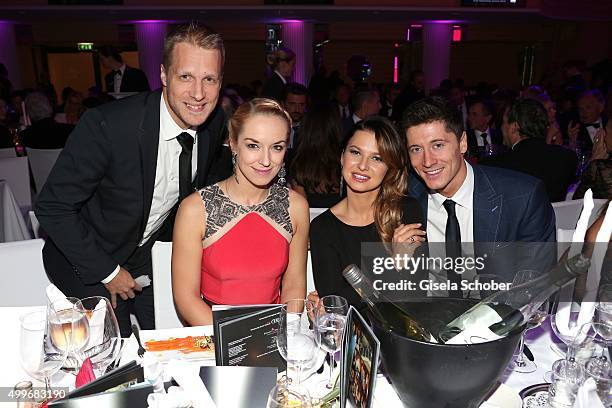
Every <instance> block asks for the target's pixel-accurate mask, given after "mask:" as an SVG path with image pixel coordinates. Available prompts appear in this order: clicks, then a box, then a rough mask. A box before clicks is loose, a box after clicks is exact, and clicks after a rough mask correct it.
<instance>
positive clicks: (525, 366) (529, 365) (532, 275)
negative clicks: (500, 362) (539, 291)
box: [512, 269, 549, 373]
mask: <svg viewBox="0 0 612 408" xmlns="http://www.w3.org/2000/svg"><path fill="white" fill-rule="evenodd" d="M540 276H542V273H541V272H540V271H536V270H532V269H523V270H520V271H518V272H517V274H516V276H515V277H514V280H513V282H512V285H513V286H518V285H521V284H524V283H528V282H531V281H533V280H535V279H537V278H539V277H540ZM526 288H528V287H526ZM527 290H528V289H527ZM525 294H526V295H528V293H525ZM548 308H549V302H548V300H547V301H545V302H544V303H542V304H541V305H540V306H539V307H538V308H537V309H535V310H534V311H533V314H532V315H531V317H530V318H529V320H528V321H527V325H526V328H525V331H524V332H523V334H522V335H521V341H520V343H519V350H518V356H517V357H516V359H515V360H514V366H513V367H512V370H513V371H515V372H517V373H532V372H534V371H535V370H536V368H537V365H536V363H535V362H533V361H531V360H526V359H525V354H524V349H525V333H527V331H529V330H532V329H535V328H536V327H538V326H540V325H541V324H542V323H543V322H544V320H546V317H547V316H548Z"/></svg>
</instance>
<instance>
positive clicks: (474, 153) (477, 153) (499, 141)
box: [465, 128, 504, 157]
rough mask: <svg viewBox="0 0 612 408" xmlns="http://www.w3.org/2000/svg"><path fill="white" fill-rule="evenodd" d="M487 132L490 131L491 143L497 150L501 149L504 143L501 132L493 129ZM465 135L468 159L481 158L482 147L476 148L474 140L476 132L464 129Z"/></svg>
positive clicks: (476, 143)
mask: <svg viewBox="0 0 612 408" xmlns="http://www.w3.org/2000/svg"><path fill="white" fill-rule="evenodd" d="M489 130H490V131H491V135H490V136H491V142H492V143H493V144H494V145H496V146H497V147H498V150H499V148H500V147H502V146H503V143H504V140H503V136H502V134H501V132H499V131H498V130H496V129H494V128H489ZM465 134H466V136H467V142H468V151H469V155H470V157H482V156H483V153H484V147H481V146H478V141H477V140H476V132H475V131H474V129H470V128H468V129H466V130H465Z"/></svg>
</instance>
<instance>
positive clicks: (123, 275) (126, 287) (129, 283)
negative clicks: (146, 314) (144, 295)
mask: <svg viewBox="0 0 612 408" xmlns="http://www.w3.org/2000/svg"><path fill="white" fill-rule="evenodd" d="M104 286H106V289H107V290H108V292H109V293H110V298H111V304H112V305H113V308H116V307H117V295H119V296H120V297H121V299H123V300H128V299H133V298H134V297H135V296H136V294H135V293H134V291H135V290H137V291H139V292H140V291H141V290H142V288H141V287H140V285H139V284H138V283H136V281H135V280H134V278H132V275H130V273H129V272H128V271H127V270H125V269H124V268H123V267H120V268H119V273H118V274H117V276H115V277H114V278H113V279H112V280H111V281H110V282H108V283H105V284H104Z"/></svg>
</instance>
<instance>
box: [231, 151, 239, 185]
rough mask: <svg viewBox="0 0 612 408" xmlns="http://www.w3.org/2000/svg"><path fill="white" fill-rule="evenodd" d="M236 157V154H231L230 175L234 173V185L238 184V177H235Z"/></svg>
mask: <svg viewBox="0 0 612 408" xmlns="http://www.w3.org/2000/svg"><path fill="white" fill-rule="evenodd" d="M236 157H238V153H236V152H232V173H234V179H235V180H236V184H240V183H239V182H238V176H236Z"/></svg>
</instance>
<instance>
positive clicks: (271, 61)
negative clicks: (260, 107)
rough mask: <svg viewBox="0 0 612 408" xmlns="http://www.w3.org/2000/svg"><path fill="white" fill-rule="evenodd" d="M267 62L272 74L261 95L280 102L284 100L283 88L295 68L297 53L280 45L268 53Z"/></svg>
mask: <svg viewBox="0 0 612 408" xmlns="http://www.w3.org/2000/svg"><path fill="white" fill-rule="evenodd" d="M266 62H267V63H268V67H269V68H270V76H269V77H268V79H267V80H266V82H265V83H264V84H263V88H262V90H261V96H262V97H264V98H270V99H274V100H276V101H278V102H280V101H282V100H283V89H284V88H285V85H286V84H287V82H288V81H289V79H290V78H291V75H293V70H294V69H295V53H294V52H293V51H291V50H290V49H289V48H285V47H280V48H278V49H277V50H276V51H273V52H272V53H270V54H268V56H267V58H266Z"/></svg>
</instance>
